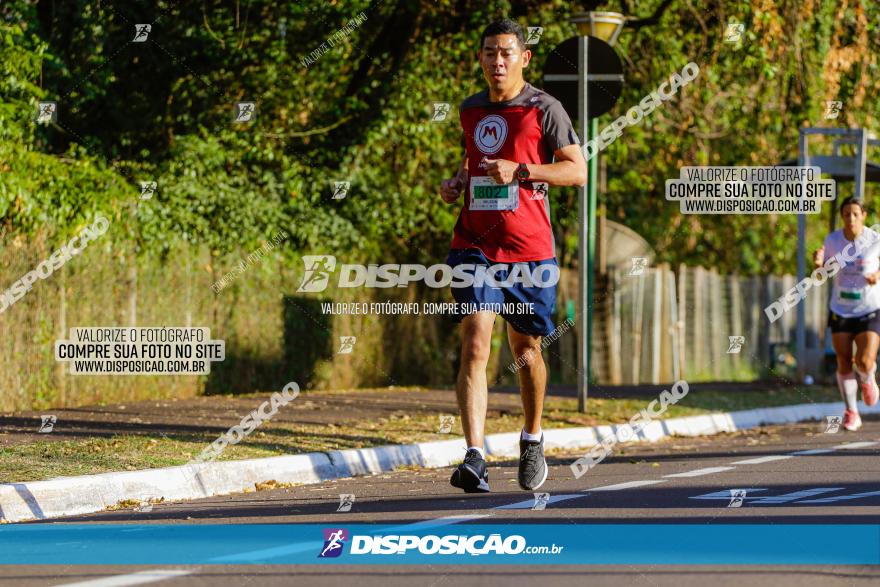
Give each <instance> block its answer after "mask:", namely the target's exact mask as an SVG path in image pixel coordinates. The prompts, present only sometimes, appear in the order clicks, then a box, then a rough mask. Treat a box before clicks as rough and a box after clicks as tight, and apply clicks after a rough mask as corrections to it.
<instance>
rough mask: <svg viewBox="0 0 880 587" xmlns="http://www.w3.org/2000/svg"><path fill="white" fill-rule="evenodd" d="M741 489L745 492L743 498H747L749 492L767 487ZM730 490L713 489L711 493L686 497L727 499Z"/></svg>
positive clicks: (728, 498)
mask: <svg viewBox="0 0 880 587" xmlns="http://www.w3.org/2000/svg"><path fill="white" fill-rule="evenodd" d="M738 489H739V488H738ZM741 489H742V490H743V491H745V492H746V497H745V498H744V499H747V498H748V496H749V494H752V493H757V492H759V491H767V489H766V488H763V487H743V488H741ZM731 491H732V490H731V489H723V490H721V491H713V492H712V493H704V494H703V495H694V496H692V497H689V498H688V499H723V500H724V501H728V500H730V498H731V493H730V492H731Z"/></svg>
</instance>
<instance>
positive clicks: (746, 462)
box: [730, 455, 792, 465]
mask: <svg viewBox="0 0 880 587" xmlns="http://www.w3.org/2000/svg"><path fill="white" fill-rule="evenodd" d="M791 457H792V455H768V456H766V457H757V458H754V459H746V460H744V461H733V462H732V463H730V464H731V465H760V464H762V463H771V462H773V461H782V460H785V459H790V458H791Z"/></svg>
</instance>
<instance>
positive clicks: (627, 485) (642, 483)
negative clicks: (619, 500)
mask: <svg viewBox="0 0 880 587" xmlns="http://www.w3.org/2000/svg"><path fill="white" fill-rule="evenodd" d="M657 483H665V481H664V480H663V479H644V480H642V481H627V482H626V483H617V484H616V485H605V486H604V487H591V488H590V489H584V493H589V492H591V491H620V490H621V489H630V488H632V487H644V486H645V485H655V484H657Z"/></svg>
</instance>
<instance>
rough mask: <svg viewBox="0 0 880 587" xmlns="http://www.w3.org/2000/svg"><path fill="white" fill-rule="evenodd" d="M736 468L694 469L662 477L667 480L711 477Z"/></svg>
mask: <svg viewBox="0 0 880 587" xmlns="http://www.w3.org/2000/svg"><path fill="white" fill-rule="evenodd" d="M735 468H736V467H706V468H705V469H695V470H693V471H688V472H686V473H673V474H672V475H663V476H664V477H669V478H673V479H676V478H680V477H702V476H703V475H712V474H713V473H721V472H722V471H730V470H731V469H735Z"/></svg>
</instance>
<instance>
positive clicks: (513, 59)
mask: <svg viewBox="0 0 880 587" xmlns="http://www.w3.org/2000/svg"><path fill="white" fill-rule="evenodd" d="M479 57H480V67H482V68H483V77H484V78H486V83H488V84H489V87H490V88H491V89H493V90H494V91H495V92H507V91H509V90H513V89H515V88H517V87H518V86H519V85H520V84H521V83H522V80H523V74H522V70H523V68H524V67H527V66H528V64H529V61H530V60H531V58H532V52H531V51H529V50H528V49H526V50H525V51H523V50H522V49H521V48H520V46H519V43H518V42H517V40H516V35H496V36H494V37H486V39H485V40H484V41H483V47H482V48H481V49H480V56H479Z"/></svg>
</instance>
